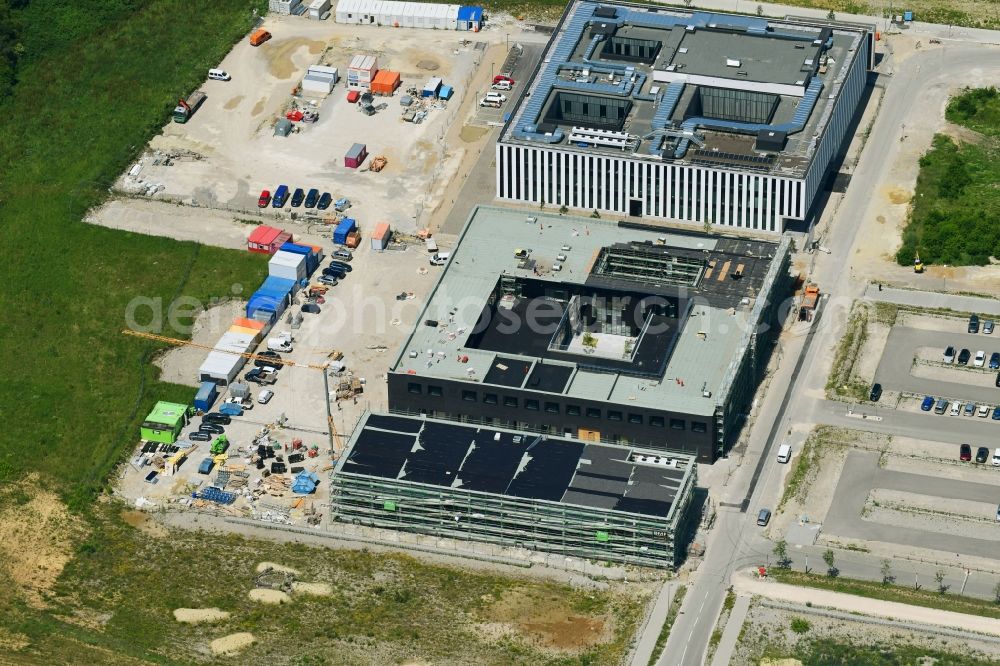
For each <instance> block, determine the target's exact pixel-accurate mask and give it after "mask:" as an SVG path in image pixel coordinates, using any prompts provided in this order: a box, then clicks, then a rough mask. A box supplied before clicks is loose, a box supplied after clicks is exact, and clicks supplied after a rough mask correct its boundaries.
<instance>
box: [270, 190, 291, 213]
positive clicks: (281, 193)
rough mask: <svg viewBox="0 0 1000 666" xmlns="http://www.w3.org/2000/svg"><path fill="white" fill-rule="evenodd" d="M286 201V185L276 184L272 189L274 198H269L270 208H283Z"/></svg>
mask: <svg viewBox="0 0 1000 666" xmlns="http://www.w3.org/2000/svg"><path fill="white" fill-rule="evenodd" d="M286 201H288V185H278V189H276V190H275V191H274V198H273V199H271V208H284V207H285V202H286Z"/></svg>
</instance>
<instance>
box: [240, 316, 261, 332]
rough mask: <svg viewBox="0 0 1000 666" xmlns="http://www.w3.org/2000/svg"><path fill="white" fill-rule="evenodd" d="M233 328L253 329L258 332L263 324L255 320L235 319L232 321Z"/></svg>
mask: <svg viewBox="0 0 1000 666" xmlns="http://www.w3.org/2000/svg"><path fill="white" fill-rule="evenodd" d="M233 326H240V327H242V328H254V329H257V330H258V331H260V330H261V329H262V328H264V322H262V321H257V320H256V319H247V318H246V317H237V318H236V319H234V320H233Z"/></svg>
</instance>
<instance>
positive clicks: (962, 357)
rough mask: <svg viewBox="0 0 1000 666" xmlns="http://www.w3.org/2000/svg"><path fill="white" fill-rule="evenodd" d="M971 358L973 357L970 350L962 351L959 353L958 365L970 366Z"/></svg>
mask: <svg viewBox="0 0 1000 666" xmlns="http://www.w3.org/2000/svg"><path fill="white" fill-rule="evenodd" d="M971 356H972V352H970V351H969V350H968V349H963V350H962V351H960V352H958V363H959V365H968V363H969V358H970V357H971Z"/></svg>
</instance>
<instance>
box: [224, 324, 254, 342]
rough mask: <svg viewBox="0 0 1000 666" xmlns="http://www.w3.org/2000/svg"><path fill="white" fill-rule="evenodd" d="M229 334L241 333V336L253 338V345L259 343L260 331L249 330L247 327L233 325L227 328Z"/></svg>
mask: <svg viewBox="0 0 1000 666" xmlns="http://www.w3.org/2000/svg"><path fill="white" fill-rule="evenodd" d="M229 332H231V333H242V334H243V335H249V336H251V337H253V340H254V343H257V342H260V329H259V328H250V327H249V326H237V325H236V324H233V325H232V326H230V327H229Z"/></svg>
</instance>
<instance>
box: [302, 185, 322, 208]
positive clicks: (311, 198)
mask: <svg viewBox="0 0 1000 666" xmlns="http://www.w3.org/2000/svg"><path fill="white" fill-rule="evenodd" d="M317 201H319V190H317V189H316V188H315V187H314V188H312V189H311V190H309V193H308V194H306V204H305V205H306V208H315V207H316V202H317Z"/></svg>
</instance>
